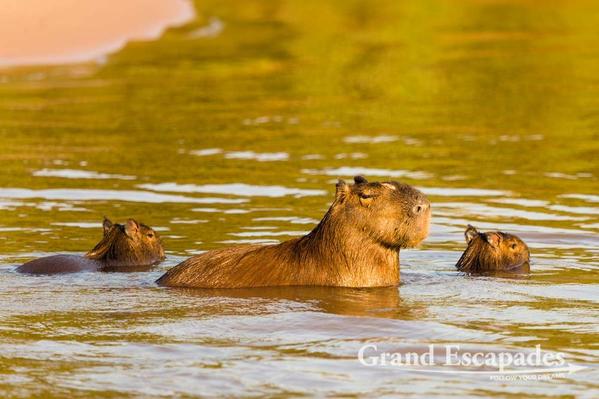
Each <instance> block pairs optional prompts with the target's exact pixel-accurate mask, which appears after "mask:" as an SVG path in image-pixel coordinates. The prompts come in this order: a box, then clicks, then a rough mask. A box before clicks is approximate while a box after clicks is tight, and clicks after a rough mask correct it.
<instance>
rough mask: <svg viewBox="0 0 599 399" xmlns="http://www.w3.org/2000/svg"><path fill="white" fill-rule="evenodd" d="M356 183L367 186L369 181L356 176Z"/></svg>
mask: <svg viewBox="0 0 599 399" xmlns="http://www.w3.org/2000/svg"><path fill="white" fill-rule="evenodd" d="M354 183H356V184H366V183H368V180H366V178H365V177H364V176H361V175H359V176H354Z"/></svg>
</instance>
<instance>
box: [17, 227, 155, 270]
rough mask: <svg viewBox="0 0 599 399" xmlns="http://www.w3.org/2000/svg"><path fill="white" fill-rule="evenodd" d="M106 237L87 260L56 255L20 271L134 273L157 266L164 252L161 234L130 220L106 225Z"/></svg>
mask: <svg viewBox="0 0 599 399" xmlns="http://www.w3.org/2000/svg"><path fill="white" fill-rule="evenodd" d="M103 228H104V235H103V237H102V239H101V240H100V242H99V243H98V244H97V245H96V246H95V247H94V248H93V249H92V250H91V251H89V252H88V253H87V254H85V255H84V256H77V255H53V256H47V257H43V258H39V259H35V260H32V261H30V262H27V263H25V264H23V265H21V266H19V267H18V268H17V271H18V272H21V273H29V274H56V273H73V272H80V271H134V270H137V268H138V267H140V266H148V265H153V264H156V263H158V262H159V261H160V260H162V259H163V258H164V249H163V248H162V244H161V242H160V237H159V236H158V234H157V233H156V232H155V231H154V230H152V228H150V227H149V226H146V225H144V224H140V223H137V222H136V221H135V220H133V219H129V220H128V221H127V223H126V224H124V225H122V224H113V223H112V222H110V220H108V219H106V218H105V219H104V222H103Z"/></svg>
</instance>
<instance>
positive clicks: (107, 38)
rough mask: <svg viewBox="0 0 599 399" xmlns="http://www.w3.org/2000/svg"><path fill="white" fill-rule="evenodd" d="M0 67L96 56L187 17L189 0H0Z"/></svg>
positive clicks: (148, 37) (156, 34)
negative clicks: (0, 8) (0, 7)
mask: <svg viewBox="0 0 599 399" xmlns="http://www.w3.org/2000/svg"><path fill="white" fill-rule="evenodd" d="M1 6H2V10H1V12H0V67H7V66H19V65H36V64H63V63H70V62H81V61H90V60H94V59H99V58H101V57H102V56H104V55H106V54H108V53H111V52H114V51H117V50H118V49H120V48H122V47H123V46H124V45H125V44H126V43H127V42H128V41H130V40H151V39H155V38H158V37H159V36H160V35H161V34H162V32H163V31H164V30H165V29H166V28H168V27H171V26H177V25H181V24H184V23H186V22H188V21H190V20H191V19H192V18H193V17H194V8H193V5H192V4H191V2H190V1H189V0H100V1H98V0H2V2H1Z"/></svg>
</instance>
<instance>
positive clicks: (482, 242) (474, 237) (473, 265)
mask: <svg viewBox="0 0 599 399" xmlns="http://www.w3.org/2000/svg"><path fill="white" fill-rule="evenodd" d="M464 235H465V236H466V243H467V244H468V247H467V248H466V250H465V251H464V253H463V254H462V256H461V257H460V260H458V263H457V264H456V267H457V268H458V270H459V271H462V272H467V273H473V274H476V273H496V272H510V273H528V272H530V252H529V250H528V246H527V245H526V244H525V243H524V241H522V240H521V239H520V238H518V237H516V236H515V235H513V234H508V233H503V232H500V231H491V232H487V233H479V232H478V231H477V230H476V229H475V228H474V227H473V226H471V225H468V228H467V229H466V231H465V233H464Z"/></svg>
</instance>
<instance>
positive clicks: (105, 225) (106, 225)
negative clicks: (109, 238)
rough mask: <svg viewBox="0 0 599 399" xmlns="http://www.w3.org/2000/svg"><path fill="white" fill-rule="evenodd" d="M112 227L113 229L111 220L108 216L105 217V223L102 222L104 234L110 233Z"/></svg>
mask: <svg viewBox="0 0 599 399" xmlns="http://www.w3.org/2000/svg"><path fill="white" fill-rule="evenodd" d="M111 227H112V222H111V221H110V219H108V218H107V217H106V216H104V221H103V222H102V229H103V230H104V234H106V233H108V231H110V228H111Z"/></svg>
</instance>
